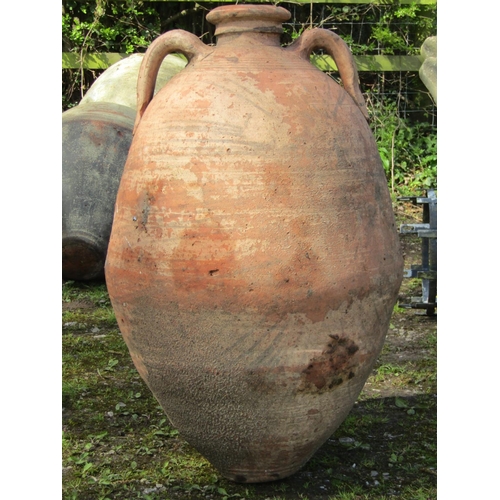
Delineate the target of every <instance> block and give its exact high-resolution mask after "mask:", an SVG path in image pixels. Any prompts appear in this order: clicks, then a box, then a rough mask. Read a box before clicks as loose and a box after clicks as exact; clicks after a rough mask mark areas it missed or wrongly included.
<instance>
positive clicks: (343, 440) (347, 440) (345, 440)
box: [339, 437, 354, 444]
mask: <svg viewBox="0 0 500 500" xmlns="http://www.w3.org/2000/svg"><path fill="white" fill-rule="evenodd" d="M339 443H342V444H345V443H354V438H351V437H341V438H339Z"/></svg>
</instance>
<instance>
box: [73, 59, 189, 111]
mask: <svg viewBox="0 0 500 500" xmlns="http://www.w3.org/2000/svg"><path fill="white" fill-rule="evenodd" d="M143 57H144V54H132V55H130V56H128V57H126V58H125V59H122V60H121V61H118V62H117V63H115V64H113V65H112V66H110V67H109V68H108V69H107V70H106V71H104V72H103V73H102V75H100V76H99V78H97V80H96V81H95V82H94V83H93V84H92V86H91V87H90V89H89V90H88V91H87V93H86V94H85V95H84V97H83V99H82V100H81V101H80V104H79V106H81V105H84V104H88V103H93V102H112V103H114V104H119V105H121V106H127V107H129V108H131V109H134V110H135V109H136V108H137V77H138V75H139V68H140V66H141V63H142V59H143ZM184 66H186V62H185V61H183V60H182V59H181V58H179V57H177V56H174V55H171V56H167V57H166V58H165V60H164V61H163V63H162V65H161V67H160V70H159V72H158V78H157V79H156V86H155V93H157V92H158V91H159V90H160V89H161V88H162V87H163V86H164V85H165V83H167V82H168V81H169V80H170V78H172V77H173V76H174V75H175V74H177V73H179V71H181V70H182V69H183V68H184Z"/></svg>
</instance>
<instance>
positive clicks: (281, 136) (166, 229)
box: [106, 6, 402, 482]
mask: <svg viewBox="0 0 500 500" xmlns="http://www.w3.org/2000/svg"><path fill="white" fill-rule="evenodd" d="M239 8H240V9H241V6H239ZM268 8H270V9H274V7H269V6H268ZM225 9H228V8H227V7H225ZM266 30H267V27H266ZM175 36H176V37H179V36H181V35H180V34H179V33H178V32H177V33H176V35H175ZM186 46H187V44H186ZM106 278H107V284H108V290H109V293H110V297H111V300H112V303H113V307H114V309H115V312H116V317H117V320H118V324H119V326H120V329H121V331H122V333H123V337H124V339H125V341H126V342H127V345H128V347H129V350H130V353H131V355H132V358H133V360H134V364H135V365H136V367H137V369H138V371H139V372H140V374H141V376H142V377H143V378H144V380H145V381H146V383H147V384H148V386H149V387H150V389H151V390H152V392H153V393H154V394H155V396H156V397H157V399H158V400H159V401H160V403H161V404H162V406H163V408H164V409H165V411H166V413H167V415H168V416H169V418H170V419H171V421H172V423H173V424H174V425H175V426H176V427H177V428H178V429H179V430H180V432H181V434H182V435H183V436H184V437H185V438H186V439H187V440H188V441H189V442H190V443H191V444H193V445H194V446H195V447H196V448H197V449H198V450H199V451H200V452H201V453H203V454H204V455H205V456H206V457H207V458H208V459H209V460H210V461H211V462H212V463H213V464H214V465H215V466H216V467H217V468H218V469H219V470H220V471H221V472H222V473H223V474H224V475H225V476H226V477H229V478H230V479H233V480H235V481H240V482H256V481H270V480H274V479H278V478H282V477H285V476H287V475H289V474H291V473H293V472H294V471H296V470H297V469H298V468H299V467H300V466H301V465H303V463H304V462H305V461H307V460H308V459H309V458H310V456H311V455H312V454H313V453H314V452H315V451H316V449H317V448H318V447H319V446H320V445H321V444H322V443H323V442H324V441H325V440H326V439H327V438H328V437H329V436H330V435H331V433H332V432H333V431H334V430H335V429H336V428H337V427H338V425H340V423H341V422H342V420H343V419H344V418H345V416H346V415H347V413H348V412H349V410H350V409H351V407H352V405H353V403H354V401H355V400H356V398H357V396H358V394H359V392H360V390H361V389H362V387H363V384H364V382H365V381H366V378H367V377H368V375H369V373H370V370H371V368H372V367H373V364H374V362H375V359H376V357H377V355H378V354H379V352H380V349H381V348H382V344H383V340H384V336H385V333H386V331H387V328H388V324H389V318H390V315H391V313H392V308H393V305H394V303H395V301H396V298H397V291H398V289H399V285H400V283H401V278H402V257H401V254H400V251H399V241H398V237H397V233H396V230H395V227H394V219H393V215H392V207H391V203H390V198H389V193H388V190H387V185H386V180H385V176H384V173H383V169H382V165H381V162H380V158H379V156H378V152H377V148H376V145H375V142H374V139H373V137H372V134H371V132H370V129H369V127H368V125H367V123H366V120H365V118H364V116H363V114H362V112H361V110H360V108H359V107H358V105H357V104H356V103H355V102H354V101H353V99H352V98H351V96H350V95H348V94H347V93H346V92H345V91H344V90H343V89H342V88H341V87H340V86H338V85H337V84H336V83H335V82H333V80H332V79H330V78H329V77H328V76H326V75H324V74H322V73H321V72H320V71H318V70H317V69H315V68H314V67H313V66H312V65H310V64H309V62H308V61H307V60H306V58H304V57H301V55H300V53H298V52H297V53H295V52H294V51H290V50H289V51H286V50H284V49H282V48H281V47H280V46H279V36H278V35H275V34H269V32H268V31H266V33H255V32H251V31H250V32H249V31H246V32H244V33H232V32H231V33H227V34H223V35H220V36H219V39H218V45H217V48H216V49H213V50H211V51H210V50H209V51H206V50H204V53H203V57H199V58H194V59H193V61H192V62H190V64H188V66H187V67H186V69H185V70H183V71H182V72H181V73H179V74H178V75H176V76H175V77H174V78H173V79H172V80H171V81H170V82H169V84H168V85H166V86H165V87H164V88H163V89H162V90H161V91H160V92H159V93H158V94H157V96H156V97H155V98H154V99H153V100H152V101H151V103H150V104H149V106H147V109H146V110H145V112H144V114H143V116H142V119H141V121H140V123H139V126H138V127H137V129H136V134H135V136H134V140H133V143H132V146H131V149H130V154H129V157H128V160H127V164H126V166H125V170H124V175H123V177H122V181H121V185H120V189H119V194H118V198H117V204H116V211H115V220H114V225H113V231H112V235H111V240H110V247H109V252H108V258H107V264H106Z"/></svg>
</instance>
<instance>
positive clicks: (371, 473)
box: [370, 470, 378, 477]
mask: <svg viewBox="0 0 500 500" xmlns="http://www.w3.org/2000/svg"><path fill="white" fill-rule="evenodd" d="M370 475H371V476H372V477H376V476H378V472H377V471H376V470H372V471H371V472H370Z"/></svg>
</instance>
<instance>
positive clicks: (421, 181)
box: [371, 101, 437, 196]
mask: <svg viewBox="0 0 500 500" xmlns="http://www.w3.org/2000/svg"><path fill="white" fill-rule="evenodd" d="M371 111H372V124H371V125H372V131H373V133H374V135H375V140H376V141H377V145H378V150H379V153H380V157H381V159H382V164H383V166H384V170H385V173H386V176H387V180H388V183H389V187H390V189H391V193H392V194H394V195H397V196H415V195H421V194H422V192H423V191H424V190H426V189H428V188H431V187H432V188H437V131H436V127H433V126H432V125H431V124H429V123H426V122H420V123H418V122H417V123H413V124H412V123H411V122H410V120H409V119H404V118H401V117H400V116H399V115H398V112H397V104H396V103H395V102H391V101H388V102H385V103H384V105H376V106H374V107H373V108H372V110H371Z"/></svg>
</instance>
